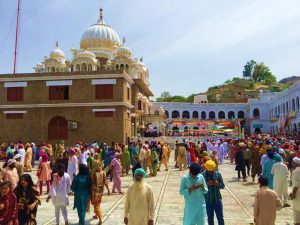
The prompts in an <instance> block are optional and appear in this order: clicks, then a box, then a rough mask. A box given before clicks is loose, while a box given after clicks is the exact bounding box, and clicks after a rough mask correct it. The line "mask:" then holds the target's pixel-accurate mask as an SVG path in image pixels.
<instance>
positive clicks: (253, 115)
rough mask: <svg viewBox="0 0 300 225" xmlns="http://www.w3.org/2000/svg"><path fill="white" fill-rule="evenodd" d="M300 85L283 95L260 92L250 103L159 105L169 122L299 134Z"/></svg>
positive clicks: (167, 103)
mask: <svg viewBox="0 0 300 225" xmlns="http://www.w3.org/2000/svg"><path fill="white" fill-rule="evenodd" d="M299 98H300V82H296V83H295V84H293V85H292V86H290V87H289V88H288V89H286V90H284V91H283V92H262V91H261V92H260V96H259V99H249V100H248V102H247V103H207V104H197V103H174V102H156V103H153V107H154V109H155V108H161V107H162V108H163V109H165V111H166V119H167V121H173V120H178V119H180V120H185V121H189V120H190V121H192V120H194V121H203V120H233V121H234V120H244V123H243V124H244V125H243V126H244V128H245V131H246V132H247V133H260V132H264V133H266V132H270V133H274V134H278V133H280V132H284V131H297V132H298V131H300V103H299Z"/></svg>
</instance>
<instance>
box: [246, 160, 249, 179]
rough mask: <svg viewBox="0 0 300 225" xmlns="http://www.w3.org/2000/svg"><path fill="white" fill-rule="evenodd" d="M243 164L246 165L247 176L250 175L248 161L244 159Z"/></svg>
mask: <svg viewBox="0 0 300 225" xmlns="http://www.w3.org/2000/svg"><path fill="white" fill-rule="evenodd" d="M245 164H246V167H247V174H248V176H249V175H250V162H249V159H245Z"/></svg>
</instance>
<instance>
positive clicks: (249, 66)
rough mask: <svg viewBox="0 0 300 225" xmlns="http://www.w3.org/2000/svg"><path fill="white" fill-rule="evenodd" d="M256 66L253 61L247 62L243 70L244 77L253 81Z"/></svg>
mask: <svg viewBox="0 0 300 225" xmlns="http://www.w3.org/2000/svg"><path fill="white" fill-rule="evenodd" d="M255 65H256V62H255V61H254V60H253V59H251V60H250V61H248V62H246V65H245V66H244V70H243V77H245V78H248V79H252V76H253V72H254V67H255Z"/></svg>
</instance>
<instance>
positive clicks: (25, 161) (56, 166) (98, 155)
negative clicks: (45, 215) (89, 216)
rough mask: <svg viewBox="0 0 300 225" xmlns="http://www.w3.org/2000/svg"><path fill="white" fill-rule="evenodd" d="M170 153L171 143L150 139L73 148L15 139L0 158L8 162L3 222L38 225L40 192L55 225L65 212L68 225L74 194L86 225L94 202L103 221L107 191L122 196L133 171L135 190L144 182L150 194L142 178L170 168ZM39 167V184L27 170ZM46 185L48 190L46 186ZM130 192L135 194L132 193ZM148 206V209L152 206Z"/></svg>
mask: <svg viewBox="0 0 300 225" xmlns="http://www.w3.org/2000/svg"><path fill="white" fill-rule="evenodd" d="M170 153H171V149H170V146H169V145H168V144H167V143H163V142H151V143H149V142H147V141H146V142H145V143H142V142H141V141H138V142H133V143H130V144H129V145H124V144H118V143H112V144H111V145H107V144H106V143H103V144H100V145H99V144H98V143H96V142H94V143H91V144H83V143H82V142H80V141H79V142H77V143H76V145H75V146H74V147H65V146H64V143H63V142H61V143H59V144H55V145H54V146H52V145H51V144H48V143H43V144H41V145H40V146H36V145H35V144H34V143H31V144H29V143H27V144H25V147H24V144H23V143H22V142H19V143H10V144H9V145H8V146H7V145H6V144H5V143H3V144H2V145H1V156H2V157H3V158H5V162H4V164H3V166H2V168H1V172H0V182H1V190H2V191H1V200H0V212H1V215H0V224H1V225H2V224H3V225H4V224H24V225H25V224H26V225H27V224H36V216H37V209H38V205H40V204H41V200H40V196H41V195H43V194H45V195H47V198H46V202H49V201H50V199H52V203H53V205H54V207H55V217H56V224H59V218H60V211H61V213H62V215H63V218H64V222H65V224H68V212H67V206H68V205H69V196H70V195H74V209H77V213H78V218H79V224H85V222H84V221H85V213H86V212H87V211H90V205H91V204H92V205H93V206H94V213H95V215H94V217H93V218H94V219H98V220H99V224H102V213H101V207H100V205H101V201H102V196H103V193H104V191H105V189H106V190H107V193H108V195H110V194H111V193H115V194H123V192H122V189H121V186H122V185H121V182H122V181H121V177H122V176H127V175H128V174H129V172H130V169H131V170H132V174H133V177H134V180H135V182H134V183H135V184H136V185H133V189H134V187H136V188H138V189H139V190H141V187H143V186H144V187H146V189H147V190H148V192H149V193H151V191H152V189H151V188H149V187H150V186H149V185H148V186H147V184H146V183H144V182H141V181H142V180H143V177H144V176H145V175H146V173H147V172H149V176H156V175H157V171H159V170H160V168H161V165H162V164H163V165H164V166H165V170H168V168H169V158H170ZM35 160H37V161H38V163H35ZM35 164H37V165H35ZM35 166H36V170H37V172H36V176H37V182H36V183H34V182H33V179H32V177H31V175H29V173H26V172H32V168H34V167H35ZM109 181H111V182H112V183H113V186H112V190H110V189H109V186H108V182H109ZM44 185H45V186H46V192H45V190H43V188H44ZM5 190H7V191H5ZM127 196H128V198H131V197H130V195H129V191H128V193H127ZM6 199H10V200H11V201H6ZM147 199H148V198H147ZM145 204H146V203H145ZM147 204H148V203H147ZM152 205H154V203H153V202H152ZM141 206H142V204H141V203H140V202H139V204H138V206H137V207H136V208H135V210H137V209H139V210H141V209H142V208H141ZM145 207H146V206H145ZM129 208H130V209H129ZM133 208H134V204H133V203H131V204H130V207H129V206H127V210H128V212H127V214H128V215H127V216H128V217H129V220H128V219H127V221H130V222H129V224H132V223H131V220H137V221H138V220H139V218H137V217H135V218H134V217H132V215H131V216H130V211H131V210H132V209H133ZM146 208H147V209H148V210H149V207H148V206H147V207H146ZM12 209H13V210H12ZM153 213H154V212H153ZM131 218H133V219H131ZM142 219H145V217H144V216H143V218H142ZM150 223H151V222H150ZM133 224H135V223H133Z"/></svg>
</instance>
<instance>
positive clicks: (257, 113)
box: [253, 108, 260, 119]
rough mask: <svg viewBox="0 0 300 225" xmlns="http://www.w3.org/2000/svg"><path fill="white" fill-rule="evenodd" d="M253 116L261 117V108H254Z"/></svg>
mask: <svg viewBox="0 0 300 225" xmlns="http://www.w3.org/2000/svg"><path fill="white" fill-rule="evenodd" d="M253 118H254V119H260V112H259V109H258V108H255V109H254V110H253Z"/></svg>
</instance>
